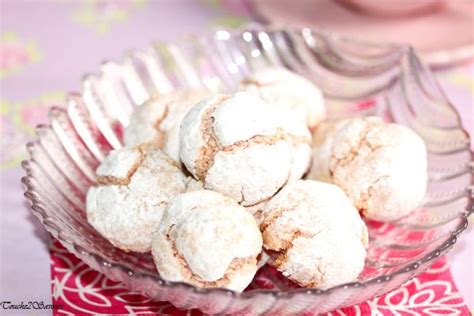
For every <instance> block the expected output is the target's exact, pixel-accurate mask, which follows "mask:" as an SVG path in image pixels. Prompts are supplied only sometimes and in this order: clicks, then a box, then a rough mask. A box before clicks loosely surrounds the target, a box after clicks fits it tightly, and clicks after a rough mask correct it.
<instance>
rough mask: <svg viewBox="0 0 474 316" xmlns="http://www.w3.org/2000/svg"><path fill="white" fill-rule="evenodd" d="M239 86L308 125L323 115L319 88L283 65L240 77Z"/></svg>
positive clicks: (315, 123)
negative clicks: (282, 66)
mask: <svg viewBox="0 0 474 316" xmlns="http://www.w3.org/2000/svg"><path fill="white" fill-rule="evenodd" d="M240 89H241V90H244V91H247V92H250V93H252V94H255V95H257V96H259V97H260V98H262V99H263V100H265V101H266V102H267V103H269V104H271V105H272V106H274V107H276V108H280V109H283V110H285V111H286V112H288V114H290V115H293V116H294V117H295V118H297V119H298V120H299V121H302V122H304V123H306V125H307V126H308V127H309V128H313V127H315V126H316V125H317V124H319V122H321V121H322V120H323V119H324V118H325V117H326V109H325V105H324V98H323V94H322V93H321V91H320V90H319V89H318V88H317V87H316V86H315V85H314V84H313V83H312V82H311V81H309V80H308V79H306V78H304V77H302V76H300V75H298V74H296V73H294V72H291V71H289V70H287V69H284V68H267V69H263V70H260V71H257V72H256V73H254V74H252V75H250V76H249V77H247V78H245V79H244V80H242V82H241V83H240Z"/></svg>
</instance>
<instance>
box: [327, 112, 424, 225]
mask: <svg viewBox="0 0 474 316" xmlns="http://www.w3.org/2000/svg"><path fill="white" fill-rule="evenodd" d="M329 167H330V170H331V174H332V181H333V182H334V183H335V184H337V185H338V186H340V187H341V188H342V189H343V190H344V191H345V192H346V194H347V195H348V196H349V198H350V199H351V200H352V202H353V203H354V205H355V206H356V207H357V208H358V209H359V210H360V211H361V212H362V213H363V214H364V215H365V216H367V217H368V218H372V219H376V220H383V221H390V220H396V219H398V218H400V217H402V216H404V215H406V214H408V213H409V212H410V211H411V210H413V209H414V208H416V207H417V206H418V205H419V204H420V203H421V201H422V199H423V197H424V195H425V192H426V185H427V177H428V176H427V153H426V146H425V144H424V142H423V140H422V139H421V138H420V137H419V136H418V135H417V134H416V133H414V132H413V131H412V130H410V129H409V128H407V127H404V126H401V125H397V124H387V123H385V122H383V120H382V119H380V118H377V117H367V118H359V119H353V120H351V121H350V122H348V123H347V124H345V125H344V127H343V128H342V129H340V130H339V132H337V134H336V136H335V138H334V143H333V146H332V150H331V159H330V166H329Z"/></svg>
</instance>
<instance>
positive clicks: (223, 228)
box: [152, 190, 262, 292]
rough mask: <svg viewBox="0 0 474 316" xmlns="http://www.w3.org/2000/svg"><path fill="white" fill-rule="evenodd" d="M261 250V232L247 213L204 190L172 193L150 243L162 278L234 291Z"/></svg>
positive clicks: (246, 280) (250, 272) (253, 266)
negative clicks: (173, 194)
mask: <svg viewBox="0 0 474 316" xmlns="http://www.w3.org/2000/svg"><path fill="white" fill-rule="evenodd" d="M261 250H262V237H261V234H260V231H259V229H258V226H257V223H256V222H255V219H254V218H253V217H252V215H251V214H250V213H248V212H247V211H246V210H245V209H244V208H243V207H242V206H240V205H239V204H237V202H235V201H234V200H232V199H231V198H228V197H226V196H224V195H222V194H220V193H217V192H214V191H209V190H200V191H194V192H188V193H184V194H181V195H179V196H177V197H176V198H174V199H173V200H172V201H171V202H170V203H169V205H168V207H167V209H166V212H165V215H164V216H163V220H162V222H161V224H160V226H159V228H158V230H157V232H156V234H155V235H154V237H153V245H152V254H153V257H154V260H155V264H156V266H157V270H158V271H159V273H160V275H161V276H162V277H163V278H164V279H166V280H170V281H185V282H188V283H191V284H193V285H195V286H199V287H223V288H227V289H231V290H234V291H239V292H240V291H243V290H244V289H245V288H246V287H247V285H248V284H249V283H250V282H251V281H252V279H253V276H254V275H255V273H256V271H257V257H258V255H259V254H260V252H261Z"/></svg>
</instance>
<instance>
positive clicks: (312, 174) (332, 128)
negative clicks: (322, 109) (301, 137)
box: [306, 120, 348, 182]
mask: <svg viewBox="0 0 474 316" xmlns="http://www.w3.org/2000/svg"><path fill="white" fill-rule="evenodd" d="M347 122H348V120H339V121H333V122H323V123H321V124H320V125H318V127H317V128H316V129H315V130H314V131H313V145H312V147H313V152H312V162H311V168H310V169H309V172H308V175H307V176H306V178H307V179H311V180H317V181H323V182H332V176H331V171H330V169H329V162H330V160H331V152H332V146H333V143H334V137H335V135H336V134H337V132H338V131H339V130H340V129H341V128H342V127H343V126H344V125H345V124H346V123H347Z"/></svg>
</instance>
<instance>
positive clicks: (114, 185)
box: [87, 145, 188, 252]
mask: <svg viewBox="0 0 474 316" xmlns="http://www.w3.org/2000/svg"><path fill="white" fill-rule="evenodd" d="M97 173H98V176H99V178H98V183H97V185H96V186H93V187H91V188H90V189H89V191H88V193H87V220H88V221H89V223H90V224H91V225H92V226H93V227H94V228H95V229H96V230H97V231H98V232H99V233H100V234H101V235H102V236H103V237H104V238H106V239H107V240H109V241H110V242H111V243H112V244H113V245H114V246H116V247H118V248H121V249H123V250H125V251H136V252H147V251H150V249H151V238H152V235H153V233H154V232H155V230H156V229H157V227H158V224H159V223H160V221H161V217H162V215H163V212H164V209H165V207H166V205H167V203H168V201H169V200H170V199H171V198H172V197H174V196H175V195H177V194H179V193H181V192H184V191H185V190H186V189H187V182H188V180H187V179H186V176H184V175H183V173H182V171H181V170H180V169H179V168H178V167H177V164H176V163H175V162H174V161H172V160H171V159H170V158H169V157H167V156H166V155H165V154H163V153H162V152H161V151H160V150H159V149H158V148H157V147H156V146H153V145H147V146H139V147H125V148H123V149H119V150H115V151H112V152H111V154H110V155H108V156H107V157H106V158H105V160H104V162H103V163H102V164H101V166H100V167H99V168H98V169H97Z"/></svg>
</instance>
